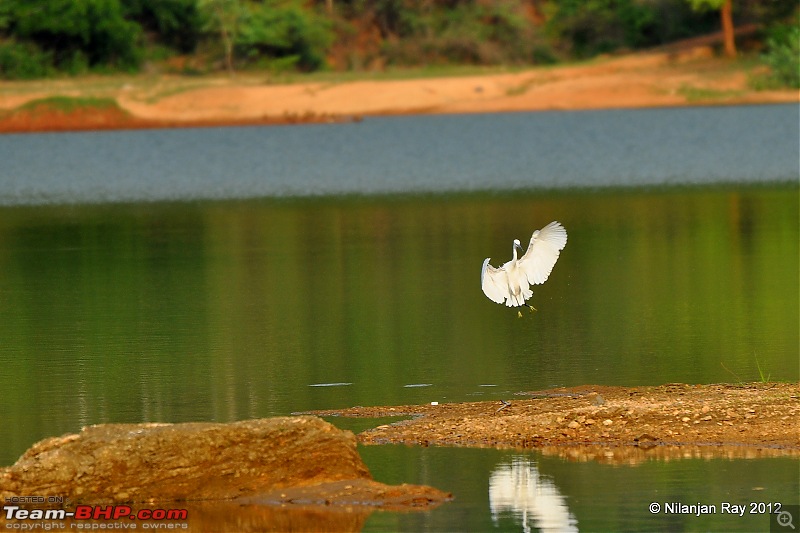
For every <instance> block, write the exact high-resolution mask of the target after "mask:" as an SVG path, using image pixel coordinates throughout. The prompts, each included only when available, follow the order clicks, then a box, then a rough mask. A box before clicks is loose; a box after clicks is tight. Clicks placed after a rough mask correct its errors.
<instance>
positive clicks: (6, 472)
mask: <svg viewBox="0 0 800 533" xmlns="http://www.w3.org/2000/svg"><path fill="white" fill-rule="evenodd" d="M21 495H22V496H24V495H37V496H43V497H48V496H60V497H64V498H65V499H66V500H67V501H68V502H69V505H76V504H81V503H88V504H120V503H132V502H133V503H137V502H142V503H150V504H152V503H164V502H177V501H181V502H191V501H207V500H237V501H239V502H241V503H240V505H242V506H245V505H247V506H252V505H269V504H283V505H285V504H287V503H297V504H301V505H305V506H309V505H328V506H330V505H336V504H341V505H347V506H353V505H363V506H371V507H389V508H398V507H399V508H407V507H427V506H430V505H435V504H438V503H440V502H442V501H444V500H446V499H448V498H449V497H450V495H449V494H446V493H443V492H441V491H439V490H436V489H433V488H431V487H424V486H413V485H400V486H396V487H389V486H386V485H383V484H380V483H377V482H375V481H374V480H372V477H371V475H370V473H369V471H368V469H367V467H366V466H365V465H364V463H363V461H362V460H361V458H360V456H359V455H358V452H357V450H356V439H355V437H354V435H353V434H352V433H351V432H349V431H342V430H339V429H337V428H336V427H335V426H333V425H331V424H329V423H327V422H325V421H323V420H321V419H320V418H317V417H313V416H298V417H281V418H269V419H261V420H248V421H242V422H235V423H228V424H218V423H185V424H101V425H96V426H90V427H86V428H84V429H83V430H82V431H81V432H80V433H78V434H73V435H65V436H62V437H54V438H49V439H45V440H43V441H41V442H38V443H36V444H34V445H33V446H32V447H31V448H30V449H29V450H28V451H27V452H26V453H25V454H24V455H22V457H20V459H19V460H18V461H17V462H16V463H15V464H14V465H13V466H10V467H8V468H4V469H0V500H2V501H6V500H5V498H7V497H13V496H21Z"/></svg>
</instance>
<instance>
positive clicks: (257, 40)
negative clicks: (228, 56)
mask: <svg viewBox="0 0 800 533" xmlns="http://www.w3.org/2000/svg"><path fill="white" fill-rule="evenodd" d="M332 41H333V32H332V30H331V24H330V22H329V21H328V19H326V18H323V17H322V16H319V15H318V14H317V13H315V12H314V11H312V10H310V9H307V8H304V7H303V5H302V4H301V3H300V2H299V1H297V0H292V1H289V2H279V1H275V0H267V1H265V2H264V3H261V4H247V5H246V9H245V13H244V16H243V17H242V18H241V20H240V22H239V29H238V33H237V34H236V38H235V41H234V47H235V50H236V56H237V57H239V58H242V59H244V60H245V61H247V62H250V63H259V62H261V63H262V64H264V63H265V62H266V64H267V65H270V64H271V65H275V66H276V68H278V69H279V70H285V69H286V68H288V67H291V66H295V65H296V66H297V67H298V68H300V69H302V70H317V69H320V68H323V67H324V66H325V53H326V50H327V48H328V46H330V44H331V42H332Z"/></svg>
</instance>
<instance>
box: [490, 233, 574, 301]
mask: <svg viewBox="0 0 800 533" xmlns="http://www.w3.org/2000/svg"><path fill="white" fill-rule="evenodd" d="M566 245H567V230H565V229H564V226H562V225H561V224H559V223H558V222H551V223H549V224H548V225H546V226H545V227H543V228H542V229H540V230H536V231H534V232H533V236H532V237H531V243H530V244H529V245H528V250H527V251H526V252H525V255H523V256H522V258H521V259H520V260H519V263H518V265H517V266H518V267H519V268H521V269H522V271H523V272H525V275H526V276H527V277H528V282H530V284H531V285H534V284H535V285H540V284H542V283H544V282H545V281H547V278H548V277H549V276H550V272H552V270H553V265H555V264H556V261H558V256H559V254H560V253H561V250H563V249H564V246H566ZM484 292H486V291H485V290H484Z"/></svg>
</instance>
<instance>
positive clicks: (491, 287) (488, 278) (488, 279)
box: [481, 257, 508, 304]
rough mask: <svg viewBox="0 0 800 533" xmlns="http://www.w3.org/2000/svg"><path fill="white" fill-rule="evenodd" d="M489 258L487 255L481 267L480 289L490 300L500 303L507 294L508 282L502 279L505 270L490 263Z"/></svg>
mask: <svg viewBox="0 0 800 533" xmlns="http://www.w3.org/2000/svg"><path fill="white" fill-rule="evenodd" d="M490 259H491V258H489V257H487V258H486V260H485V261H484V262H483V268H481V289H483V294H485V295H486V296H487V297H488V298H489V299H490V300H491V301H493V302H495V303H499V304H501V303H503V300H505V299H506V297H507V296H508V282H507V281H505V282H504V280H503V278H504V274H505V270H503V269H500V268H495V267H493V266H492V265H490V264H489V261H490Z"/></svg>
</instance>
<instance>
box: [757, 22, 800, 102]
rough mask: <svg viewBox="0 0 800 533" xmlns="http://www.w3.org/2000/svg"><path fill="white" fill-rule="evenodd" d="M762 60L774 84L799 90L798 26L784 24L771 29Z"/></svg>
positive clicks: (799, 39)
mask: <svg viewBox="0 0 800 533" xmlns="http://www.w3.org/2000/svg"><path fill="white" fill-rule="evenodd" d="M762 59H763V61H764V63H766V64H767V65H768V66H769V67H770V70H771V78H772V80H773V81H774V82H775V83H776V84H778V85H781V86H785V87H791V88H794V89H798V88H800V26H797V25H794V24H792V25H788V24H786V25H778V26H775V27H774V28H772V30H771V31H770V32H769V37H768V38H767V51H766V53H765V54H764V55H763V56H762Z"/></svg>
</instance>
